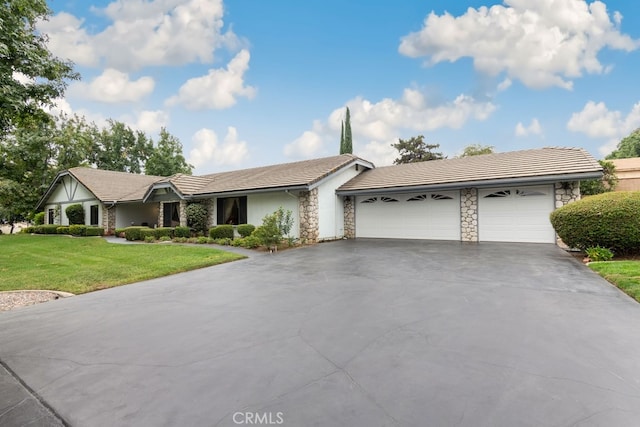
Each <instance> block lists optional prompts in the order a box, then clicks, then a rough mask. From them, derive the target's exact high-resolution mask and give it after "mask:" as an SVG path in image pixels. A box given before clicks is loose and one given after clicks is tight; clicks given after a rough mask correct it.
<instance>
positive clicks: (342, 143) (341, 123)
mask: <svg viewBox="0 0 640 427" xmlns="http://www.w3.org/2000/svg"><path fill="white" fill-rule="evenodd" d="M340 154H344V120H343V121H342V122H340Z"/></svg>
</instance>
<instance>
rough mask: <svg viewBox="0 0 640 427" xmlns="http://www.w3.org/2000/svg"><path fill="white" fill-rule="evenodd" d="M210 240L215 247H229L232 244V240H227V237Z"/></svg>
mask: <svg viewBox="0 0 640 427" xmlns="http://www.w3.org/2000/svg"><path fill="white" fill-rule="evenodd" d="M212 239H213V243H215V244H216V245H223V246H229V245H231V243H232V242H233V240H232V239H229V238H228V237H221V238H217V239H214V238H213V237H212Z"/></svg>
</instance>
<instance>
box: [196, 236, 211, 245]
mask: <svg viewBox="0 0 640 427" xmlns="http://www.w3.org/2000/svg"><path fill="white" fill-rule="evenodd" d="M197 239H198V240H197V243H198V244H200V245H204V244H207V243H209V237H204V236H200V237H198V238H197Z"/></svg>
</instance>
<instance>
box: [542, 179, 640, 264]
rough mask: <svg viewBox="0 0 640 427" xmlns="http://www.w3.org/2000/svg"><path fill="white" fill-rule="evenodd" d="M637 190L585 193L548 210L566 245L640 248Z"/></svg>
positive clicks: (622, 250) (623, 250)
mask: <svg viewBox="0 0 640 427" xmlns="http://www.w3.org/2000/svg"><path fill="white" fill-rule="evenodd" d="M638 213H640V192H637V191H636V192H631V191H621V192H610V193H604V194H598V195H596V196H589V197H585V198H584V199H582V200H578V201H577V202H574V203H570V204H568V205H566V206H563V207H561V208H559V209H557V210H555V211H554V212H552V213H551V217H550V219H551V224H552V225H553V228H555V230H556V233H558V236H560V238H561V239H562V240H563V241H564V243H566V244H567V245H568V246H570V247H573V248H578V249H581V250H585V249H587V248H591V247H596V246H599V247H603V248H608V249H611V250H612V251H614V252H616V253H629V252H638V251H639V250H640V215H639V214H638Z"/></svg>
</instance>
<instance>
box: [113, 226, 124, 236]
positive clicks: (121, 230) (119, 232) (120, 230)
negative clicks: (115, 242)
mask: <svg viewBox="0 0 640 427" xmlns="http://www.w3.org/2000/svg"><path fill="white" fill-rule="evenodd" d="M124 230H126V228H116V230H115V233H116V237H124Z"/></svg>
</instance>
